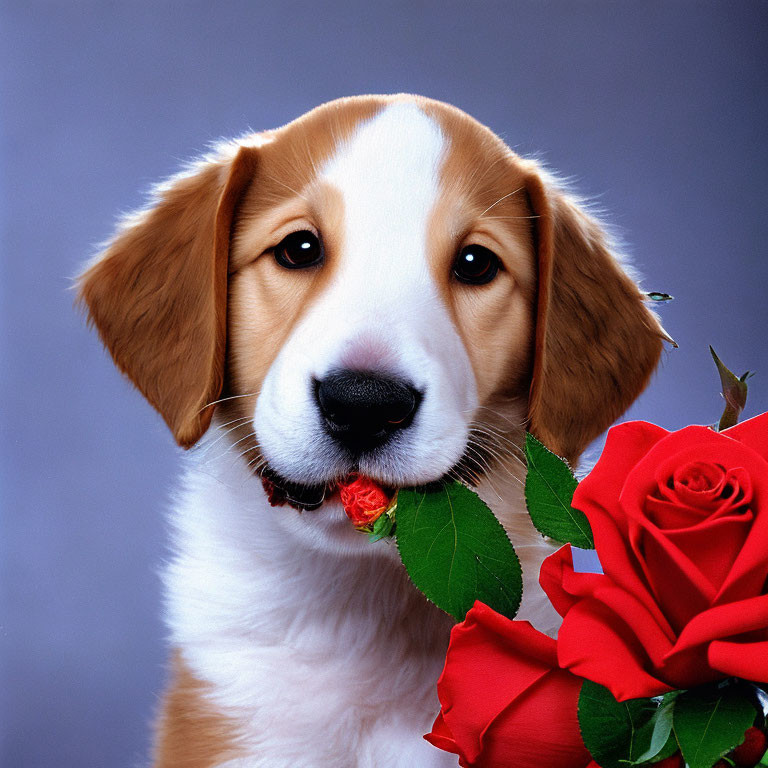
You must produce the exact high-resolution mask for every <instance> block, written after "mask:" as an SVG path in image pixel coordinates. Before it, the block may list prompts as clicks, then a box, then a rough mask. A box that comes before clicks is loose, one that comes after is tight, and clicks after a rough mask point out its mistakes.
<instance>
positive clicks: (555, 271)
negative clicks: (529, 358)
mask: <svg viewBox="0 0 768 768" xmlns="http://www.w3.org/2000/svg"><path fill="white" fill-rule="evenodd" d="M526 189H527V191H528V195H529V198H530V200H531V206H532V208H533V210H534V212H535V213H536V216H537V217H538V218H537V219H536V235H537V253H538V271H539V291H538V309H537V317H536V346H535V350H536V351H535V358H534V360H535V362H534V370H533V377H532V381H531V395H530V405H529V416H530V423H531V430H532V431H533V432H535V433H536V434H537V435H538V437H539V438H540V439H541V440H542V441H543V442H544V443H546V444H547V445H548V446H550V448H552V450H554V451H556V452H557V453H559V454H560V455H562V456H564V457H565V458H567V459H568V460H569V461H571V462H575V461H577V460H578V457H579V455H580V454H581V452H582V451H583V450H584V448H585V447H586V445H587V444H588V443H589V442H590V440H593V439H594V438H595V437H597V436H598V435H599V434H600V433H601V432H603V430H605V429H606V428H607V427H608V426H610V424H612V423H613V421H615V420H616V419H617V418H618V417H619V416H620V415H621V414H622V413H624V411H625V410H626V409H627V408H628V407H629V405H630V403H631V402H632V401H633V400H634V399H635V398H636V397H637V396H638V395H639V394H640V392H642V391H643V389H644V388H645V386H646V384H647V383H648V379H649V378H650V376H651V373H652V372H653V370H654V368H655V367H656V364H657V362H658V360H659V356H660V355H661V348H662V339H663V338H664V337H665V334H664V331H663V330H662V328H661V326H660V325H659V322H658V320H657V319H656V317H655V315H654V314H653V313H652V312H651V311H650V310H649V309H648V307H647V304H646V302H645V300H644V298H643V295H642V294H641V293H640V290H639V289H638V287H637V285H636V284H635V282H634V281H633V280H632V279H630V278H629V277H628V276H627V275H626V273H625V272H624V271H623V270H622V269H621V267H620V266H619V264H618V262H617V261H616V259H615V258H614V257H613V255H612V254H611V252H610V249H609V246H608V243H607V239H606V236H605V234H604V233H603V232H602V230H601V229H600V227H599V226H598V224H597V222H596V221H595V220H594V219H592V218H591V217H590V216H588V215H587V214H585V213H584V211H582V210H581V209H580V208H578V207H577V206H576V205H575V204H574V203H573V202H572V201H571V200H569V199H568V198H567V197H566V196H565V195H563V194H561V193H559V192H557V191H556V190H554V189H552V188H547V187H545V185H544V184H543V183H542V180H541V178H540V176H539V174H538V172H537V170H536V168H535V167H533V166H531V167H530V168H529V172H528V176H527V182H526Z"/></svg>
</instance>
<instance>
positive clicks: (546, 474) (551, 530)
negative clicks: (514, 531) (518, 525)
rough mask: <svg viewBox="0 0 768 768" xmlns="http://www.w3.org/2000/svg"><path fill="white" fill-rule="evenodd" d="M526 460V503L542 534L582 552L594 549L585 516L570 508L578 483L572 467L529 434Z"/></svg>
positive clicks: (526, 437)
mask: <svg viewBox="0 0 768 768" xmlns="http://www.w3.org/2000/svg"><path fill="white" fill-rule="evenodd" d="M525 458H526V460H527V462H528V473H527V474H526V476H525V502H526V504H527V505H528V513H529V514H530V516H531V520H532V521H533V524H534V525H535V526H536V529H537V530H538V531H539V533H542V534H544V536H549V537H550V538H552V539H555V541H562V542H566V541H569V542H571V544H573V545H575V546H577V547H581V548H582V549H594V548H595V542H594V539H593V538H592V529H591V528H590V526H589V521H588V520H587V517H586V515H585V514H584V513H583V512H580V511H579V510H578V509H574V508H573V507H572V506H571V500H572V499H573V492H574V491H575V490H576V486H577V485H578V482H577V480H576V478H575V477H574V476H573V472H571V469H570V467H569V466H568V465H567V464H566V463H565V461H563V460H562V459H561V458H560V457H559V456H557V455H555V454H554V453H552V451H550V450H549V449H548V448H547V447H546V446H545V445H543V444H542V443H540V442H539V441H538V440H537V439H536V438H535V437H534V436H533V435H532V434H530V432H529V433H527V434H526V436H525Z"/></svg>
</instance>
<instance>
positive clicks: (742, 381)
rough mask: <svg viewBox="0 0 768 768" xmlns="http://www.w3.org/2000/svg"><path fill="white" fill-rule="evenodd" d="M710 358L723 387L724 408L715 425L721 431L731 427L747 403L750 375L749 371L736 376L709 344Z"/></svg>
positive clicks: (736, 421)
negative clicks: (713, 362)
mask: <svg viewBox="0 0 768 768" xmlns="http://www.w3.org/2000/svg"><path fill="white" fill-rule="evenodd" d="M709 351H710V352H711V353H712V359H713V360H714V361H715V365H716V366H717V372H718V373H719V374H720V384H721V386H722V388H723V398H724V399H725V409H724V410H723V415H722V416H721V417H720V421H719V423H718V425H717V431H718V432H722V431H723V430H724V429H728V427H732V426H734V425H735V424H737V423H738V421H739V416H741V412H742V411H743V410H744V406H745V405H746V404H747V379H748V378H749V377H750V376H751V375H752V374H751V373H750V372H749V371H747V372H746V373H743V374H742V375H741V376H737V375H736V374H735V373H733V372H732V371H730V370H729V369H728V368H726V366H725V364H724V363H723V361H722V360H721V359H720V358H719V357H718V356H717V354H716V352H715V350H714V349H712V347H711V346H710V348H709Z"/></svg>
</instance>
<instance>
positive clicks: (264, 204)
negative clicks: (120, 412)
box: [80, 96, 663, 487]
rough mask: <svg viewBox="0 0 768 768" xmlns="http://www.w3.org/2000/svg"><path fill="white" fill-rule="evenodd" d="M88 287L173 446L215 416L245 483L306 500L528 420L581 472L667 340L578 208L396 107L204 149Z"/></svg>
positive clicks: (93, 273)
mask: <svg viewBox="0 0 768 768" xmlns="http://www.w3.org/2000/svg"><path fill="white" fill-rule="evenodd" d="M80 291H81V294H80V295H81V297H82V300H83V301H84V302H85V303H86V304H87V307H88V310H89V313H90V317H91V319H92V321H93V323H94V324H95V325H96V327H97V328H98V330H99V333H100V335H101V338H102V340H103V341H104V343H105V345H106V346H107V347H108V349H109V350H110V352H111V353H112V356H113V358H114V360H115V362H116V363H117V365H118V366H119V368H120V369H121V370H122V371H124V372H125V373H126V374H127V375H128V376H129V377H130V378H131V380H132V381H133V382H134V383H135V384H136V386H137V387H138V388H139V389H140V390H141V392H142V393H143V394H144V395H145V396H146V398H147V399H148V400H149V402H150V403H151V404H152V405H153V406H154V407H155V408H156V409H157V410H158V411H159V412H160V413H161V414H162V416H163V418H164V419H165V421H166V422H167V424H168V426H169V427H170V429H171V430H172V432H173V434H174V435H175V437H176V440H177V441H178V443H179V444H180V445H182V446H183V447H185V448H187V447H190V446H192V445H193V444H195V443H196V442H197V441H198V440H199V439H200V437H201V436H202V435H203V434H204V433H205V431H206V430H207V428H208V426H209V424H210V422H211V418H212V416H213V414H214V411H215V410H216V411H217V413H218V419H219V421H220V423H221V424H222V425H227V426H225V427H224V429H225V430H231V434H230V436H229V437H228V438H227V439H231V440H233V442H234V441H238V442H239V450H238V453H242V454H243V455H244V460H245V461H248V462H250V464H251V465H252V466H253V468H254V470H256V471H261V470H263V468H264V467H266V466H268V467H269V468H270V470H271V471H272V472H274V473H276V474H278V475H279V476H281V477H282V478H283V479H284V480H285V481H286V482H289V483H294V484H297V485H299V486H302V487H312V486H325V484H327V483H329V482H331V481H333V480H334V479H338V478H340V477H343V476H345V475H347V474H349V473H350V472H352V471H359V472H360V473H362V474H365V475H369V476H371V477H374V478H376V479H378V480H380V481H381V482H383V483H385V484H389V485H394V486H401V485H414V484H421V483H427V482H431V481H433V480H437V479H439V478H441V477H442V476H444V475H445V474H446V473H449V472H452V471H460V470H464V471H465V473H469V474H470V475H472V474H473V473H474V474H477V473H480V472H482V471H483V469H484V468H485V467H487V466H488V464H489V463H492V462H494V461H496V460H498V459H499V458H502V457H503V456H508V455H509V453H510V451H512V450H514V446H519V444H520V435H521V433H522V430H523V429H526V428H527V429H529V430H530V431H532V432H533V433H534V434H536V435H538V436H539V437H540V438H541V439H542V440H543V441H544V442H545V443H546V444H548V445H549V446H550V447H551V448H552V449H553V450H554V451H556V452H557V453H559V454H561V455H563V456H565V457H567V458H568V459H569V460H571V461H575V460H576V459H577V458H578V456H579V454H580V453H581V452H582V450H583V449H584V447H585V446H586V444H587V443H588V442H589V441H590V440H592V439H593V438H594V437H596V436H597V435H598V434H599V433H600V432H602V431H603V430H604V429H605V428H606V427H607V426H608V425H609V424H610V423H611V422H612V421H613V420H614V419H616V418H617V417H618V416H619V415H620V414H621V413H622V412H623V411H624V410H625V409H626V408H627V407H628V405H629V404H630V403H631V402H632V400H633V399H634V398H635V397H636V396H637V395H638V394H639V393H640V391H641V390H642V389H643V388H644V386H645V385H646V383H647V381H648V378H649V376H650V374H651V372H652V370H653V368H654V366H655V365H656V363H657V361H658V358H659V354H660V350H661V339H662V336H663V331H662V329H661V328H660V326H659V324H658V322H657V320H656V319H655V317H654V315H653V314H652V313H651V312H650V311H649V309H648V308H647V306H646V303H645V301H644V297H643V295H642V294H641V292H640V291H639V289H638V287H637V286H636V284H635V283H634V282H633V280H632V279H631V278H630V277H628V276H627V274H626V273H625V272H624V271H623V270H622V267H621V265H620V263H619V262H618V261H617V259H616V257H615V255H614V254H613V253H612V252H611V248H610V244H609V242H608V240H607V238H606V236H605V234H604V233H603V231H602V230H601V229H600V227H599V226H598V224H597V223H596V222H595V220H594V219H593V218H591V217H590V216H589V215H588V214H587V213H585V212H584V211H583V210H582V209H580V208H579V207H578V206H577V204H576V203H575V202H574V201H573V200H572V199H571V198H569V197H568V196H567V195H566V194H564V193H563V192H562V191H561V190H560V189H558V187H557V186H556V185H555V184H553V183H552V182H551V180H550V179H549V178H548V177H547V176H546V175H545V174H544V173H543V172H542V171H541V170H540V169H539V168H538V167H537V165H536V164H535V163H533V162H531V161H527V160H523V159H521V158H520V157H518V156H517V155H516V154H514V153H513V152H512V151H511V150H510V149H509V148H508V147H507V146H506V145H505V144H504V143H503V142H502V141H501V140H500V139H499V138H498V137H496V136H495V135H494V134H493V133H491V132H490V131H489V130H488V129H487V128H485V127H483V126H482V125H480V124H479V123H478V122H476V121H475V120H473V119H472V118H470V117H469V116H468V115H466V114H464V113H463V112H461V111H459V110H457V109H455V108H453V107H450V106H448V105H445V104H442V103H439V102H435V101H431V100H427V99H423V98H418V97H412V96H395V97H361V98H352V99H342V100H339V101H334V102H331V103H329V104H325V105H323V106H321V107H318V108H317V109H315V110H313V111H312V112H310V113H308V114H307V115H305V116H304V117H302V118H300V119H299V120H297V121H295V122H293V123H290V124H289V125H287V126H285V127H283V128H281V129H279V130H276V131H271V132H267V133H263V134H258V135H251V136H246V137H244V138H242V139H240V140H238V141H235V142H231V143H227V144H224V145H221V146H219V147H218V148H217V149H216V151H215V152H213V153H212V154H211V155H210V156H208V157H206V158H204V159H203V160H202V161H201V162H199V163H197V164H196V165H194V166H193V167H191V168H189V169H188V170H186V171H185V172H184V173H182V174H180V175H179V176H177V177H175V178H173V179H171V180H170V181H169V182H168V183H166V184H164V185H162V186H161V187H159V188H158V189H157V190H156V192H155V196H154V200H153V202H152V204H151V205H150V207H148V208H147V209H146V210H144V211H142V212H140V213H139V214H137V215H135V216H133V217H131V218H129V219H127V220H126V221H125V222H124V223H123V224H122V226H121V228H120V229H119V231H118V233H117V234H116V236H115V237H114V239H113V240H112V241H111V243H110V244H109V246H108V247H107V249H106V250H105V251H104V253H103V254H101V255H100V256H99V257H98V259H97V260H96V261H95V262H94V263H93V264H92V265H91V266H89V268H88V269H87V270H86V271H85V273H84V274H83V275H82V277H81V281H80ZM217 401H221V402H219V404H218V405H216V402H217ZM230 425H233V426H230Z"/></svg>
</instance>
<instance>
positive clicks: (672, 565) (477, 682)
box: [342, 351, 768, 768]
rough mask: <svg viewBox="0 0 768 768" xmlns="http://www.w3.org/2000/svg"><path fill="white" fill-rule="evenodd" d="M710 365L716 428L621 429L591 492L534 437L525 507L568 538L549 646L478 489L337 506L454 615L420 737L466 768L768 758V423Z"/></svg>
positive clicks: (551, 569)
mask: <svg viewBox="0 0 768 768" xmlns="http://www.w3.org/2000/svg"><path fill="white" fill-rule="evenodd" d="M713 357H714V358H715V361H716V363H717V365H718V369H719V371H720V375H721V380H722V383H723V394H724V397H725V400H726V408H725V412H724V413H723V416H722V418H721V420H720V423H719V424H718V425H715V426H713V427H703V426H689V427H686V428H684V429H681V430H679V431H676V432H668V431H666V430H664V429H662V428H660V427H657V426H654V425H653V424H649V423H646V422H628V423H624V424H619V425H618V426H615V427H613V428H612V429H611V430H610V431H609V433H608V436H607V440H606V444H605V448H604V450H603V453H602V456H601V457H600V459H599V461H598V462H597V464H596V465H595V467H594V469H593V470H592V471H591V472H590V473H589V475H587V477H585V478H584V479H583V480H582V481H581V482H577V480H576V478H575V477H574V476H573V474H572V473H571V470H570V468H569V467H568V466H567V464H566V463H565V462H564V461H562V460H561V459H560V458H559V457H557V456H555V455H554V454H552V453H550V452H549V451H548V450H547V449H546V448H545V447H544V446H543V445H542V444H541V443H539V442H538V441H537V440H536V439H535V438H534V437H533V436H531V435H528V436H527V441H526V447H525V448H526V456H527V463H528V470H527V478H526V489H525V490H526V501H527V505H528V511H529V513H530V515H531V519H532V521H533V523H534V525H535V526H536V527H537V529H538V530H539V531H540V532H541V533H542V534H543V535H545V536H548V537H549V538H550V539H553V540H556V541H560V542H563V543H564V546H563V547H562V548H561V549H559V550H558V551H556V552H555V553H554V554H553V555H551V556H550V557H549V558H547V559H546V560H545V561H544V564H543V566H542V568H541V571H540V584H541V586H542V588H543V590H544V592H545V593H546V595H547V597H548V598H549V600H550V602H551V603H552V605H553V606H554V608H555V609H556V610H557V612H558V613H559V614H560V615H561V616H562V619H563V621H562V626H561V628H560V630H559V633H558V636H557V639H556V640H555V639H553V638H551V637H548V636H547V635H544V634H542V633H541V632H539V631H538V630H536V629H535V628H534V627H533V626H531V624H529V623H528V622H525V621H516V620H514V616H515V613H516V611H517V609H518V606H519V603H520V598H521V593H522V577H521V569H520V565H519V561H518V559H517V557H516V555H515V553H514V550H513V548H512V545H511V543H510V542H509V540H508V539H507V537H506V534H505V532H504V530H503V528H502V527H501V525H500V524H499V523H498V521H496V519H495V517H494V516H493V515H492V513H491V512H490V510H488V508H487V507H485V505H484V504H483V502H482V501H480V499H479V498H478V497H477V496H476V495H475V494H474V493H473V492H472V491H471V490H469V489H468V488H466V487H465V486H463V485H461V484H459V483H450V484H442V485H439V486H436V487H430V488H422V489H401V490H400V491H399V492H398V493H397V496H396V498H390V497H389V496H388V495H387V494H386V493H385V494H383V495H379V496H377V495H376V494H375V493H373V492H372V491H371V489H370V488H368V487H367V486H365V484H364V483H363V485H362V487H361V489H360V493H355V492H354V488H353V489H352V490H351V491H347V496H346V497H344V496H343V498H346V501H345V506H350V508H354V515H352V514H350V516H351V517H354V519H355V520H356V521H357V523H356V524H357V525H358V527H360V528H361V529H362V530H366V531H367V532H368V533H369V535H370V536H371V538H373V539H376V538H381V537H382V536H387V535H392V534H394V535H395V536H396V537H397V544H398V549H399V551H400V555H401V558H402V560H403V563H404V564H405V566H406V568H407V570H408V572H409V574H410V576H411V578H412V580H413V581H414V583H415V584H416V586H418V587H419V588H420V589H421V590H422V591H423V592H424V593H425V594H426V596H427V597H428V598H429V599H430V600H432V601H433V602H435V603H436V604H437V605H438V606H439V607H441V608H443V609H444V610H445V611H447V612H448V613H451V614H452V615H453V616H454V617H456V618H457V620H459V622H460V623H459V624H457V625H456V626H455V627H454V629H453V631H452V634H451V642H450V647H449V650H448V654H447V659H446V664H445V668H444V671H443V674H442V676H441V678H440V680H439V682H438V686H437V690H438V695H439V698H440V703H441V711H440V713H439V715H438V717H437V719H436V721H435V724H434V726H433V729H432V731H431V733H429V734H427V735H426V736H425V738H426V739H427V740H428V741H430V742H431V743H432V744H433V745H435V746H436V747H439V748H440V749H443V750H447V751H449V752H453V753H456V754H457V755H458V756H459V763H460V765H462V766H473V767H475V766H483V767H484V768H513V767H514V768H533V767H534V766H535V767H536V768H540V767H541V766H545V767H546V768H587V766H589V768H598V767H600V768H626V767H627V766H650V765H654V766H657V768H673V767H674V768H683V767H684V766H688V768H712V766H717V768H722V766H768V754H767V753H766V749H767V748H768V744H767V743H766V731H767V730H768V726H767V721H766V715H767V714H768V693H767V691H768V414H763V415H761V416H758V417H756V418H753V419H751V420H749V421H745V422H743V423H740V424H739V423H737V422H738V417H739V415H740V413H741V410H742V408H743V406H744V403H745V400H746V378H747V374H745V375H744V376H741V377H736V376H735V375H733V374H732V373H731V372H730V371H728V369H727V368H725V366H724V365H723V364H722V363H721V362H720V361H719V359H718V358H717V356H716V355H715V354H714V351H713ZM343 494H344V489H342V495H343ZM366 500H367V506H366ZM361 501H362V507H360V504H359V503H358V502H361ZM355 504H357V506H355ZM372 505H373V506H375V509H373V506H372ZM380 520H383V522H378V521H380Z"/></svg>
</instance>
